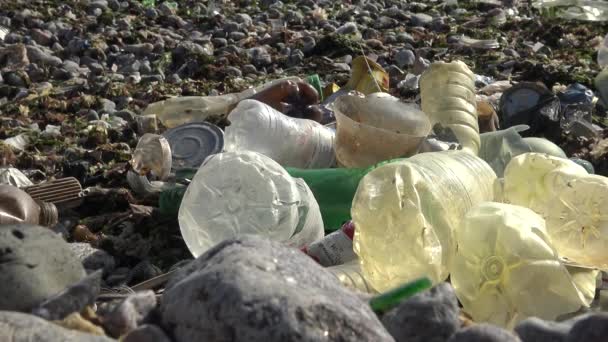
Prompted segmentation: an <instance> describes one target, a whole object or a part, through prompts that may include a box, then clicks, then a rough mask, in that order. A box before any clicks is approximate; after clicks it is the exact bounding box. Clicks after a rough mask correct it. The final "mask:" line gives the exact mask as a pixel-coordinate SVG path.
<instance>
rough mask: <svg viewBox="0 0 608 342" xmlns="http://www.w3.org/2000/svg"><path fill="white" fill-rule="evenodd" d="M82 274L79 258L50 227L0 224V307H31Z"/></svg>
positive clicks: (28, 308) (24, 309) (13, 308)
mask: <svg viewBox="0 0 608 342" xmlns="http://www.w3.org/2000/svg"><path fill="white" fill-rule="evenodd" d="M84 276H85V271H84V267H83V266H82V264H81V263H80V260H79V259H78V258H77V257H76V255H74V253H73V252H72V251H71V250H70V248H69V246H68V244H67V243H66V242H65V241H63V239H62V238H61V237H60V236H59V235H57V234H55V233H53V232H52V231H51V230H49V229H46V228H43V227H40V226H35V225H29V224H18V225H4V226H2V227H0V284H2V286H0V310H12V311H28V310H31V309H32V308H33V307H35V306H36V305H38V304H40V303H41V302H42V301H44V300H45V299H47V298H49V297H51V296H52V295H55V294H57V293H59V292H60V291H62V290H63V289H65V288H66V287H67V286H69V285H70V284H73V283H75V282H77V281H78V280H80V279H81V278H83V277H84Z"/></svg>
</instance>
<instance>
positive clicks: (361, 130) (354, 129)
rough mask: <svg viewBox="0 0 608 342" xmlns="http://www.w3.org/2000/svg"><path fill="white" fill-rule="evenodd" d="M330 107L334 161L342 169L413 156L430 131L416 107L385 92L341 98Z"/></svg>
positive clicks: (428, 125)
mask: <svg viewBox="0 0 608 342" xmlns="http://www.w3.org/2000/svg"><path fill="white" fill-rule="evenodd" d="M333 108H334V111H335V115H336V120H337V123H338V127H337V132H336V158H337V159H338V162H339V163H340V164H341V165H343V166H345V167H350V168H356V167H368V166H372V165H374V164H376V163H378V162H380V161H383V160H387V159H392V158H397V157H402V156H407V155H410V154H413V153H415V152H416V151H417V150H418V147H419V146H420V143H421V142H422V140H423V139H424V137H426V136H427V134H428V133H429V131H430V130H431V126H430V123H429V120H428V118H427V117H426V115H425V114H424V113H423V112H422V111H421V110H420V109H419V108H418V106H416V105H413V104H406V103H403V102H401V101H399V99H398V98H396V97H394V96H391V95H389V94H386V93H374V94H371V95H368V96H367V97H361V96H355V95H345V96H341V97H339V98H338V99H336V101H335V102H334V104H333Z"/></svg>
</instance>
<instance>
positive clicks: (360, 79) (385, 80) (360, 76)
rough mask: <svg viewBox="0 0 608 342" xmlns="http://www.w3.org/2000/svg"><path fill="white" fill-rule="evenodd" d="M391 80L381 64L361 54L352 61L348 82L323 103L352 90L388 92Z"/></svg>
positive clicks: (326, 103) (366, 92) (364, 93)
mask: <svg viewBox="0 0 608 342" xmlns="http://www.w3.org/2000/svg"><path fill="white" fill-rule="evenodd" d="M389 82H390V76H389V74H388V72H386V70H384V68H382V66H380V64H378V63H376V62H374V61H372V60H371V59H369V58H367V57H365V56H359V57H357V58H355V59H353V61H352V67H351V74H350V79H349V80H348V83H346V85H344V86H343V87H342V88H340V89H338V90H336V91H335V92H333V93H332V94H331V95H330V96H327V97H326V98H325V100H324V101H323V104H325V105H329V104H331V103H333V102H334V101H335V100H336V99H338V98H339V97H340V96H343V95H347V94H348V93H349V92H351V91H357V92H359V93H362V94H363V95H370V94H373V93H380V92H388V89H389Z"/></svg>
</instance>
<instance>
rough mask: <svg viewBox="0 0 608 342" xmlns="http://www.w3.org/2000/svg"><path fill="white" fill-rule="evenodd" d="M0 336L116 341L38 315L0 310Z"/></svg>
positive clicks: (26, 341) (14, 341)
mask: <svg viewBox="0 0 608 342" xmlns="http://www.w3.org/2000/svg"><path fill="white" fill-rule="evenodd" d="M0 336H2V341H10V342H32V341H36V342H56V341H62V342H84V341H86V342H116V341H115V340H113V339H111V338H108V337H105V336H96V335H91V334H86V333H83V332H80V331H76V330H69V329H65V328H62V327H60V326H59V325H57V324H53V323H51V322H48V321H46V320H44V319H42V318H40V317H36V316H33V315H27V314H24V313H19V312H12V311H0Z"/></svg>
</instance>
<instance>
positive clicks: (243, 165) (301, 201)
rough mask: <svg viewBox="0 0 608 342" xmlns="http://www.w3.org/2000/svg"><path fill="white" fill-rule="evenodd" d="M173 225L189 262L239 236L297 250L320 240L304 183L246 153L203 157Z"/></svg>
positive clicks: (318, 221)
mask: <svg viewBox="0 0 608 342" xmlns="http://www.w3.org/2000/svg"><path fill="white" fill-rule="evenodd" d="M178 220H179V225H180V229H181V232H182V236H183V238H184V240H185V242H186V245H187V246H188V249H189V250H190V252H191V253H192V254H193V255H194V256H195V257H198V256H199V255H201V254H203V253H204V252H205V251H206V250H208V249H209V248H211V247H213V246H214V245H215V244H217V243H219V242H221V241H223V240H226V239H229V238H233V237H237V236H241V235H244V234H258V235H262V236H265V237H268V238H270V239H274V240H277V241H282V242H285V243H287V244H289V245H291V246H294V247H297V248H300V247H303V246H305V245H307V244H310V243H313V242H314V241H317V240H319V239H321V238H322V237H323V220H322V219H321V212H320V211H319V206H318V204H317V202H316V201H315V199H314V197H313V195H312V193H311V191H310V189H309V188H308V186H307V185H306V183H305V182H304V181H303V180H301V179H296V178H293V177H291V176H290V175H289V174H288V173H287V171H285V169H283V168H282V167H281V166H280V165H279V164H277V163H276V162H275V161H273V160H272V159H270V158H268V157H266V156H264V155H263V154H260V153H256V152H252V151H236V152H224V153H219V154H215V155H212V156H210V157H208V158H207V159H206V160H205V162H203V164H202V165H201V167H200V168H199V170H198V172H197V173H196V175H195V176H194V178H193V179H192V182H191V183H190V185H189V186H188V189H187V190H186V193H185V195H184V198H183V200H182V203H181V206H180V208H179V213H178Z"/></svg>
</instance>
